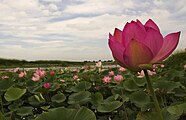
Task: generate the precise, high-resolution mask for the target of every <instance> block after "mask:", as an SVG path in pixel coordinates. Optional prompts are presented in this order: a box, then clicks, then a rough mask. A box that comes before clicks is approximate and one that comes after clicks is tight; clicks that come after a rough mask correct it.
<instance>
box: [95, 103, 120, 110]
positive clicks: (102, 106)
mask: <svg viewBox="0 0 186 120" xmlns="http://www.w3.org/2000/svg"><path fill="white" fill-rule="evenodd" d="M122 104H123V103H122V102H120V101H113V102H104V103H102V104H100V105H99V106H98V108H97V110H98V111H99V112H112V111H113V110H115V109H117V108H119V107H120V106H121V105H122Z"/></svg>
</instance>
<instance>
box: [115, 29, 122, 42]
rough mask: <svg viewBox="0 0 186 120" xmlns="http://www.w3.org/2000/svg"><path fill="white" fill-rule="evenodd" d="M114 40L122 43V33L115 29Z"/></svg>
mask: <svg viewBox="0 0 186 120" xmlns="http://www.w3.org/2000/svg"><path fill="white" fill-rule="evenodd" d="M114 40H116V41H118V42H119V43H121V42H122V31H121V30H119V29H117V28H115V31H114Z"/></svg>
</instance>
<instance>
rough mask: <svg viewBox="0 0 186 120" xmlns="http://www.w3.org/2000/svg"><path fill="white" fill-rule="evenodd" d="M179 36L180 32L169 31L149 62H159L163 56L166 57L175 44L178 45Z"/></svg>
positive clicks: (174, 47)
mask: <svg viewBox="0 0 186 120" xmlns="http://www.w3.org/2000/svg"><path fill="white" fill-rule="evenodd" d="M179 37H180V32H177V33H171V34H168V35H167V36H165V37H164V40H163V45H162V47H161V49H160V51H159V52H158V54H157V55H156V56H155V57H154V58H153V60H152V61H151V63H156V62H160V61H162V60H164V59H165V58H167V57H168V56H169V55H170V54H171V53H172V52H173V51H174V50H175V49H176V46H177V45H178V42H179Z"/></svg>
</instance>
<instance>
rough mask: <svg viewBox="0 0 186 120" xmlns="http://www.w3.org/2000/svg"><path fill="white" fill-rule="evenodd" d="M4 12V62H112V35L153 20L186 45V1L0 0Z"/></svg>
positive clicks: (0, 21)
mask: <svg viewBox="0 0 186 120" xmlns="http://www.w3.org/2000/svg"><path fill="white" fill-rule="evenodd" d="M0 11H1V13H0V57H1V58H16V59H26V60H40V59H48V60H78V61H81V60H99V59H102V60H108V59H112V55H111V52H110V50H109V47H108V44H107V42H108V33H109V32H110V33H113V32H114V28H115V27H117V28H119V29H123V26H124V25H125V23H126V22H128V21H131V20H136V19H139V20H140V21H142V23H145V22H146V21H147V20H148V19H149V18H151V19H153V20H154V21H155V22H156V23H157V24H158V26H159V27H160V29H161V32H162V34H163V35H164V36H165V35H167V34H168V33H171V32H176V31H181V39H180V42H179V45H178V47H177V50H179V49H184V48H185V47H186V22H185V21H186V4H185V0H179V1H178V0H177V1H176V0H167V1H164V0H0Z"/></svg>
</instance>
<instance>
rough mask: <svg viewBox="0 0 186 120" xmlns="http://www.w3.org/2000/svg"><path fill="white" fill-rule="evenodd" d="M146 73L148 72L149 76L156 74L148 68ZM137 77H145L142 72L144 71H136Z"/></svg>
mask: <svg viewBox="0 0 186 120" xmlns="http://www.w3.org/2000/svg"><path fill="white" fill-rule="evenodd" d="M147 73H148V75H150V76H152V75H155V74H156V72H155V71H150V70H147ZM137 77H138V78H143V77H145V73H144V71H143V70H141V72H138V76H137Z"/></svg>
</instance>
